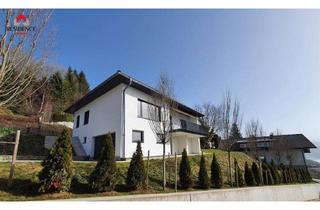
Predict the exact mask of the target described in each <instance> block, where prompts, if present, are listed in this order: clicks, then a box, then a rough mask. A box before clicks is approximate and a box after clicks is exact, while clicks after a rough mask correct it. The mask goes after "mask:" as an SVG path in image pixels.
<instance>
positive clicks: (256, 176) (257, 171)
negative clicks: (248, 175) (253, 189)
mask: <svg viewBox="0 0 320 210" xmlns="http://www.w3.org/2000/svg"><path fill="white" fill-rule="evenodd" d="M251 168H252V173H253V175H254V180H255V181H256V184H257V185H262V177H261V173H260V169H259V167H258V165H257V164H256V163H255V162H252V167H251Z"/></svg>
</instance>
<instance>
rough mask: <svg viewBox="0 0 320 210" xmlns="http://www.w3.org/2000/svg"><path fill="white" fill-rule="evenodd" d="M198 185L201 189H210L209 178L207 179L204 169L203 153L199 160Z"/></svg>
mask: <svg viewBox="0 0 320 210" xmlns="http://www.w3.org/2000/svg"><path fill="white" fill-rule="evenodd" d="M198 184H199V186H200V187H201V188H202V189H208V188H210V182H209V177H208V172H207V167H206V158H205V157H204V155H203V153H202V155H201V160H200V168H199V176H198Z"/></svg>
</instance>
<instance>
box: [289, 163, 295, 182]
mask: <svg viewBox="0 0 320 210" xmlns="http://www.w3.org/2000/svg"><path fill="white" fill-rule="evenodd" d="M288 170H289V174H290V183H297V176H296V174H295V171H294V168H293V166H292V164H291V163H290V165H289V169H288Z"/></svg>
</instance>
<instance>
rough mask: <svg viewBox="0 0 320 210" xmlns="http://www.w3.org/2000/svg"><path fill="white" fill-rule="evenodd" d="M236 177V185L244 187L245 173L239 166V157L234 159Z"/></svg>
mask: <svg viewBox="0 0 320 210" xmlns="http://www.w3.org/2000/svg"><path fill="white" fill-rule="evenodd" d="M234 177H235V178H234V179H235V186H238V187H242V186H243V185H244V180H243V174H242V171H241V169H240V167H239V164H238V161H237V159H234Z"/></svg>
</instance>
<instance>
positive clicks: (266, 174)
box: [262, 162, 274, 185]
mask: <svg viewBox="0 0 320 210" xmlns="http://www.w3.org/2000/svg"><path fill="white" fill-rule="evenodd" d="M262 174H263V183H264V184H265V185H273V184H274V180H273V177H272V174H271V171H270V168H269V164H267V163H266V162H263V163H262Z"/></svg>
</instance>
